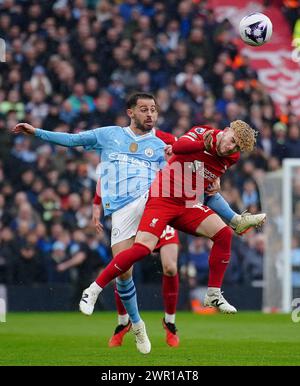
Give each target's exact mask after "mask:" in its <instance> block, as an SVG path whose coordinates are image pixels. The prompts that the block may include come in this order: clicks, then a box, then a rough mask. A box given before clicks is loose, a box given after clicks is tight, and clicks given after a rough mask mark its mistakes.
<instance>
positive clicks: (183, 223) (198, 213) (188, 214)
mask: <svg viewBox="0 0 300 386" xmlns="http://www.w3.org/2000/svg"><path fill="white" fill-rule="evenodd" d="M213 214H215V212H214V211H213V210H212V209H210V208H209V207H208V206H205V205H202V204H196V205H194V206H193V207H192V208H186V207H185V208H183V209H182V210H181V211H179V212H178V215H177V217H176V218H175V219H174V220H173V221H172V222H171V223H170V225H171V226H173V227H174V228H175V229H178V230H179V231H182V232H184V233H188V234H191V235H195V236H199V226H200V224H201V223H202V222H203V221H204V220H205V219H206V218H208V217H210V216H211V215H213ZM205 236H206V235H205Z"/></svg>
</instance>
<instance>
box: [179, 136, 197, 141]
mask: <svg viewBox="0 0 300 386" xmlns="http://www.w3.org/2000/svg"><path fill="white" fill-rule="evenodd" d="M181 138H188V139H190V140H191V141H194V142H195V141H196V140H195V138H193V137H191V136H189V134H185V135H183V136H182V137H181Z"/></svg>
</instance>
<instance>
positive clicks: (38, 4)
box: [0, 0, 300, 286]
mask: <svg viewBox="0 0 300 386" xmlns="http://www.w3.org/2000/svg"><path fill="white" fill-rule="evenodd" d="M0 37H1V38H3V39H5V43H6V62H3V63H0V70H1V71H0V283H7V284H33V283H53V282H58V283H69V282H76V283H80V285H82V286H85V285H86V282H88V283H89V282H90V281H91V280H92V279H93V278H94V277H95V276H96V275H97V273H98V272H99V270H100V269H101V267H103V266H105V265H106V263H107V262H108V261H109V259H110V256H111V255H110V253H111V252H110V247H109V237H110V236H109V231H110V221H109V219H105V220H104V224H105V229H106V231H105V232H104V233H103V234H101V235H98V234H96V232H95V229H94V227H93V224H92V221H91V218H92V198H93V192H94V189H95V183H96V178H97V175H96V168H97V165H98V163H99V157H98V155H96V154H94V153H88V152H83V151H82V149H81V148H76V149H67V148H63V147H59V146H53V145H49V144H45V143H42V142H41V141H39V140H37V139H35V140H32V139H31V138H30V139H28V138H26V137H23V136H17V137H13V136H12V135H11V134H9V132H8V129H9V128H12V127H13V126H14V125H15V124H16V123H18V122H20V121H25V122H29V123H31V124H32V125H33V126H35V127H40V128H43V129H46V130H55V131H63V132H70V133H77V132H79V131H82V130H87V129H92V128H96V127H100V126H106V125H112V124H116V125H120V126H126V125H127V124H128V119H127V117H126V114H125V100H126V97H127V96H128V94H130V93H131V92H133V91H137V90H138V91H144V92H151V93H154V94H155V96H156V98H157V101H158V105H159V108H160V118H159V121H158V127H159V128H160V129H161V130H164V131H168V132H172V133H173V134H174V135H176V136H180V135H182V134H183V133H185V132H186V131H187V130H189V129H190V128H191V127H192V126H193V125H195V124H201V123H203V124H208V125H212V126H214V127H216V128H219V129H223V128H224V127H225V126H227V125H228V124H229V123H230V122H231V121H233V120H236V119H243V120H245V121H247V122H249V123H250V124H251V125H252V126H253V127H254V128H255V129H256V130H257V131H258V132H259V135H258V138H257V139H258V145H257V148H256V150H255V151H254V152H253V153H252V154H250V155H247V156H243V157H242V159H241V161H240V162H239V164H238V165H237V166H235V167H233V168H231V169H230V170H229V171H228V172H227V173H226V176H225V177H224V178H223V180H222V192H223V195H224V196H225V198H226V199H227V200H228V201H229V203H230V204H231V206H232V207H233V208H234V209H236V210H237V211H238V212H242V211H243V210H248V211H250V212H251V213H256V212H258V211H260V210H261V207H260V195H259V191H258V187H257V183H256V179H257V178H258V177H260V178H261V176H262V175H263V174H264V173H266V172H268V171H276V170H279V169H280V168H281V163H282V160H283V159H284V158H286V157H299V155H300V127H299V121H298V117H297V116H295V115H294V114H293V113H292V110H291V106H289V105H287V106H286V109H285V111H284V113H278V112H277V111H276V109H275V107H274V104H273V102H272V100H271V98H270V97H269V95H268V94H267V92H266V91H265V89H264V87H263V86H262V84H261V82H260V81H259V79H258V76H257V73H256V72H255V70H253V68H251V63H250V62H249V60H248V58H247V57H246V56H243V55H241V53H240V52H239V50H238V48H237V45H236V44H235V42H236V39H238V37H237V34H236V32H235V30H234V29H233V27H232V25H231V24H230V23H229V21H228V20H223V21H222V22H218V21H217V20H216V18H215V15H214V10H213V9H210V8H209V7H208V2H207V1H195V0H194V1H192V0H182V1H178V0H167V1H162V0H157V1H155V0H139V1H137V0H127V1H117V0H115V1H113V0H73V1H71V0H57V1H53V0H48V1H34V0H33V1H30V0H2V1H0ZM298 209H299V208H298ZM298 212H299V210H298ZM298 236H299V235H298ZM298 245H299V242H298ZM264 247H265V239H264V236H263V234H262V233H260V232H258V231H251V232H250V233H249V234H247V235H246V236H244V237H242V238H241V237H236V238H235V239H234V243H233V254H232V262H231V264H230V268H229V270H228V272H227V274H226V282H227V283H251V282H253V280H261V279H262V265H263V253H264ZM209 248H210V242H209V241H208V240H205V239H201V238H198V239H196V238H192V237H187V236H185V235H182V247H181V254H180V262H179V264H180V267H181V274H182V277H183V278H185V279H187V280H189V278H190V277H193V278H195V277H196V279H197V281H198V282H199V283H203V284H205V283H206V280H207V268H208V265H207V259H208V254H209ZM145 264H147V263H145ZM138 272H139V275H140V277H139V279H140V280H141V281H146V280H147V272H148V270H144V271H143V270H139V271H138Z"/></svg>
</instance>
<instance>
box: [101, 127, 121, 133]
mask: <svg viewBox="0 0 300 386" xmlns="http://www.w3.org/2000/svg"><path fill="white" fill-rule="evenodd" d="M122 129H123V128H122V127H121V126H102V127H96V128H95V129H94V132H95V133H96V134H97V133H114V132H116V131H117V132H121V131H122Z"/></svg>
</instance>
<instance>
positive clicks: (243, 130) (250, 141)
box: [230, 120, 257, 152]
mask: <svg viewBox="0 0 300 386" xmlns="http://www.w3.org/2000/svg"><path fill="white" fill-rule="evenodd" d="M230 128H231V129H233V130H234V137H235V140H236V144H237V145H238V147H239V148H240V149H241V151H246V152H251V151H252V150H253V149H254V146H255V143H256V135H257V132H256V131H255V130H253V129H252V127H251V126H249V125H248V123H246V122H244V121H241V120H237V121H233V122H231V123H230Z"/></svg>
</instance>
